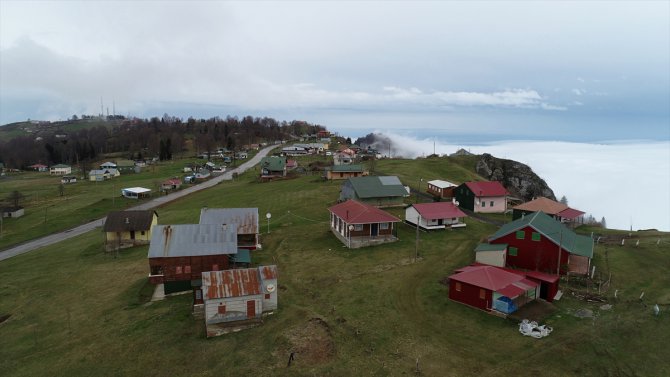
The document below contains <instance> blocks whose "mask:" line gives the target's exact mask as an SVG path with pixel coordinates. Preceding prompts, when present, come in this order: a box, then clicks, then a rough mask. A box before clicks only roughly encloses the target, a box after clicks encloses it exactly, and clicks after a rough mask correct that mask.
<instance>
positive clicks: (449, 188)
mask: <svg viewBox="0 0 670 377" xmlns="http://www.w3.org/2000/svg"><path fill="white" fill-rule="evenodd" d="M455 188H456V185H455V184H453V183H451V182H449V181H443V180H440V179H435V180H432V181H428V189H427V190H426V191H427V192H428V193H429V194H431V195H433V196H434V197H436V198H440V199H451V198H453V197H454V189H455Z"/></svg>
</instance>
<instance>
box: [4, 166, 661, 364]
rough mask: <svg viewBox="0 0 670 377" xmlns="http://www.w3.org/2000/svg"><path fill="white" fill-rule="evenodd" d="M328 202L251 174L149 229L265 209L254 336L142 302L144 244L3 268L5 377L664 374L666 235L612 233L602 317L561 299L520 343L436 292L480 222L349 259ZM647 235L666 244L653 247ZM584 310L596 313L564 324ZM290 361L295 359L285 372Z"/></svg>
mask: <svg viewBox="0 0 670 377" xmlns="http://www.w3.org/2000/svg"><path fill="white" fill-rule="evenodd" d="M384 164H386V162H384ZM388 164H389V165H384V169H386V168H389V169H390V168H394V169H396V170H397V171H398V172H397V173H398V174H400V175H401V176H403V174H404V175H405V176H406V177H407V179H415V178H419V177H424V178H433V177H428V173H430V172H432V171H433V170H432V169H454V172H457V171H458V169H457V168H456V167H441V166H431V167H426V166H424V161H421V162H414V161H404V162H402V163H400V162H395V161H389V162H388ZM380 165H382V163H381V161H380ZM380 168H381V166H380ZM436 171H437V172H440V170H436ZM424 174H425V175H424ZM441 174H442V173H440V177H442V178H445V179H449V178H452V179H455V180H458V179H459V178H453V177H450V176H449V175H446V176H441ZM445 174H446V173H445ZM462 174H463V176H466V174H467V173H466V172H463V173H462ZM435 178H437V177H435ZM338 193H339V184H338V183H332V182H324V181H322V180H320V179H319V178H318V177H316V176H311V177H302V178H299V179H293V180H286V181H280V182H271V183H264V184H260V183H256V180H255V176H254V175H253V173H252V172H250V173H247V174H245V175H242V176H241V177H240V179H238V180H237V181H235V182H225V183H222V184H220V185H217V186H216V187H214V188H212V189H208V190H206V191H204V192H200V193H197V194H194V195H193V196H190V197H189V198H187V199H182V200H180V201H177V202H174V203H172V204H170V205H167V206H166V207H164V208H161V209H159V211H158V212H159V215H160V223H162V224H167V223H192V222H197V220H198V216H199V212H200V208H201V207H203V206H208V207H210V208H212V207H238V206H241V207H244V206H255V207H258V208H259V212H260V213H261V215H262V214H264V213H266V212H271V213H272V221H271V223H270V233H269V234H268V233H267V223H266V222H265V221H264V220H262V222H261V229H262V232H263V234H262V243H263V249H262V250H259V251H256V252H254V254H253V258H254V262H255V263H258V264H263V263H275V264H277V265H278V266H279V273H280V276H279V310H278V311H277V313H276V314H274V315H273V316H270V317H268V318H267V319H266V320H265V322H264V324H263V325H262V326H260V327H257V328H254V329H251V330H246V331H242V332H239V333H233V334H228V335H225V336H222V337H218V338H214V339H206V338H205V337H204V324H203V321H195V320H194V319H193V317H192V315H191V313H190V300H191V298H190V296H189V295H185V296H176V297H170V298H168V299H167V300H165V301H161V302H151V303H150V302H148V301H147V299H148V295H149V294H150V292H151V287H150V286H149V285H148V284H147V283H146V282H147V273H148V266H147V261H146V253H147V247H138V248H133V249H127V250H124V251H122V252H121V254H120V256H119V257H118V258H114V257H112V256H110V255H108V254H104V253H102V252H101V251H100V250H101V242H102V234H101V233H98V232H91V233H88V234H86V235H83V236H80V237H77V238H76V239H73V240H70V241H67V242H64V243H61V244H58V245H54V246H52V247H48V248H44V249H42V250H39V251H35V252H31V253H29V254H25V255H22V256H19V257H16V258H12V259H9V260H6V261H3V262H0V317H1V316H3V315H7V314H8V315H11V317H9V319H8V320H6V321H5V322H4V323H2V324H0V370H2V371H3V375H7V376H42V375H54V374H57V375H67V376H88V375H91V374H101V373H102V374H103V375H119V376H121V375H123V376H126V375H138V376H168V375H169V376H191V375H198V376H220V375H239V376H244V375H252V374H253V375H262V376H265V375H286V376H296V375H298V376H302V375H305V376H308V375H309V376H312V375H318V376H348V375H378V376H395V375H411V374H414V369H415V365H416V360H417V359H418V360H419V364H420V368H421V370H422V373H423V374H424V375H428V376H435V375H437V376H444V375H447V376H448V375H454V376H462V375H482V376H501V375H502V376H507V375H542V376H565V375H586V376H590V375H591V376H600V375H640V376H647V375H648V376H660V375H668V374H670V365H669V364H668V363H667V360H668V359H670V349H668V348H667V347H662V346H661V345H662V344H665V343H666V342H667V341H668V340H669V339H670V293H669V292H668V289H667V287H668V286H669V285H670V276H669V275H668V274H667V266H668V265H670V238H669V237H668V235H667V234H651V233H646V232H634V233H633V234H632V236H633V238H636V237H640V239H641V243H640V246H639V247H635V246H634V244H633V243H632V242H627V244H626V246H623V247H621V246H617V245H616V244H615V243H614V242H615V241H616V239H615V238H616V237H618V236H623V235H621V234H618V233H614V234H612V235H608V236H610V238H608V239H609V241H608V242H609V243H606V244H602V243H601V244H599V246H598V247H597V249H596V258H595V261H594V263H595V265H596V266H597V268H598V269H599V270H600V269H605V268H609V270H610V271H611V272H612V288H611V289H610V290H609V291H608V292H607V293H606V294H605V296H607V297H608V299H609V301H610V303H611V304H612V305H613V308H612V309H611V310H601V309H599V308H600V305H602V303H588V302H584V301H580V300H578V299H576V298H574V297H572V296H571V295H569V294H568V295H566V296H565V297H564V298H563V299H562V300H561V301H560V302H557V305H556V307H557V311H556V312H555V313H554V314H553V315H552V316H550V317H549V318H548V319H547V320H546V322H547V323H550V324H551V325H552V326H553V327H554V329H555V330H554V332H553V333H552V334H551V335H550V336H549V337H548V338H545V339H542V340H536V339H531V338H527V337H523V336H521V335H520V334H519V333H518V331H517V323H516V322H515V321H513V320H505V319H501V318H497V317H493V316H490V315H488V314H486V313H484V312H480V311H477V310H474V309H471V308H468V307H466V306H463V305H461V304H457V303H454V302H451V301H449V300H448V298H447V294H448V289H447V287H446V286H444V285H442V284H440V283H439V280H440V279H442V278H444V277H445V276H448V275H449V274H450V273H451V272H452V271H453V270H454V269H455V268H457V267H460V266H463V265H464V264H466V263H469V262H471V261H472V260H473V259H474V255H473V252H472V250H473V248H474V246H475V245H476V243H477V242H479V241H480V239H481V238H482V237H484V236H486V235H488V234H491V233H492V232H494V231H495V228H494V227H493V226H490V225H487V224H483V223H479V222H477V221H475V220H471V219H468V220H466V222H467V224H468V226H467V228H465V229H459V230H454V231H443V232H433V233H421V234H420V238H421V241H420V248H419V250H420V255H421V259H420V260H419V261H418V262H416V263H412V262H413V261H412V259H411V257H412V256H413V254H414V245H415V233H414V230H413V229H411V228H409V227H407V226H404V225H400V228H399V237H400V241H399V242H396V243H394V244H390V245H383V246H378V247H373V248H364V249H359V250H354V251H349V250H347V249H346V248H345V247H343V245H342V244H341V243H340V242H339V241H337V240H336V238H335V237H334V236H333V235H332V234H331V233H330V231H329V228H328V212H327V210H326V209H327V207H328V206H329V205H331V204H333V203H334V202H335V200H336V198H337V196H338ZM392 212H394V213H395V214H396V215H400V213H401V211H400V210H394V211H392ZM261 217H262V218H263V216H261ZM658 237H663V238H664V240H663V242H662V243H661V244H660V245H658V246H657V245H656V241H657V239H658ZM605 255H607V259H606V260H605ZM614 289H619V292H618V293H619V295H618V296H619V299H614V298H613V297H612V295H613V292H614ZM641 291H645V296H644V300H643V301H640V300H638V299H637V298H638V297H639V295H640V292H641ZM656 302H658V303H660V304H663V306H662V308H663V312H662V314H661V316H659V317H654V316H653V315H652V312H651V307H650V306H645V305H650V304H653V303H656ZM583 308H588V309H591V310H593V311H594V313H595V314H596V316H595V318H589V319H578V318H576V317H575V316H574V315H573V314H574V312H575V310H577V309H583ZM290 352H298V353H297V354H296V359H295V362H294V363H293V365H292V366H291V367H290V368H287V367H286V363H287V360H288V356H289V354H290Z"/></svg>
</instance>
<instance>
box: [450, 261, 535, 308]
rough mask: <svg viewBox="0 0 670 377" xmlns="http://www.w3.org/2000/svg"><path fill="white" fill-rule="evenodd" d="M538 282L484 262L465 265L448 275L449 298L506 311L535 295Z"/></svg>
mask: <svg viewBox="0 0 670 377" xmlns="http://www.w3.org/2000/svg"><path fill="white" fill-rule="evenodd" d="M538 287H539V284H538V283H537V282H535V281H533V280H530V279H528V278H526V276H524V275H523V273H517V272H511V271H507V270H505V269H503V268H500V267H494V266H487V265H472V266H466V267H463V268H461V269H459V270H456V273H455V274H453V275H451V276H449V298H450V299H451V300H454V301H457V302H460V303H462V304H466V305H469V306H472V307H475V308H478V309H481V310H486V311H491V310H496V311H500V312H502V313H505V314H508V313H511V312H513V311H515V310H516V309H517V308H518V307H521V306H523V305H524V304H525V303H527V302H529V301H532V300H534V299H535V298H537V296H538V294H539V292H538V289H537V288H538Z"/></svg>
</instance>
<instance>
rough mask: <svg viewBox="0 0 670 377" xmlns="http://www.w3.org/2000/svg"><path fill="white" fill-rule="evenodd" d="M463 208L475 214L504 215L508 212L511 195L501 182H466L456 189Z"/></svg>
mask: <svg viewBox="0 0 670 377" xmlns="http://www.w3.org/2000/svg"><path fill="white" fill-rule="evenodd" d="M455 196H456V200H457V201H458V203H459V204H458V205H459V207H461V208H465V209H468V210H470V211H474V212H483V213H503V212H505V211H506V210H507V196H509V193H508V192H507V190H506V189H505V187H503V185H502V184H501V183H500V182H497V181H480V182H465V183H463V184H461V185H460V186H458V187H457V188H456V189H455Z"/></svg>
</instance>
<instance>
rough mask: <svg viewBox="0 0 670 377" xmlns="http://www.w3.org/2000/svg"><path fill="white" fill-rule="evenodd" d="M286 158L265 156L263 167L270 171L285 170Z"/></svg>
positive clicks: (262, 161) (262, 162)
mask: <svg viewBox="0 0 670 377" xmlns="http://www.w3.org/2000/svg"><path fill="white" fill-rule="evenodd" d="M284 166H286V160H285V159H284V158H283V157H277V156H270V157H263V159H262V160H261V168H263V169H267V170H269V171H284Z"/></svg>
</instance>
